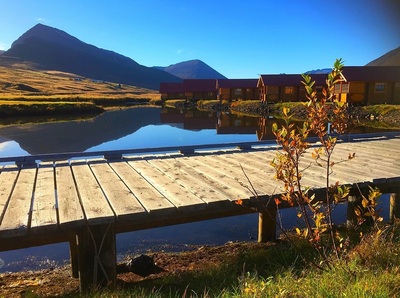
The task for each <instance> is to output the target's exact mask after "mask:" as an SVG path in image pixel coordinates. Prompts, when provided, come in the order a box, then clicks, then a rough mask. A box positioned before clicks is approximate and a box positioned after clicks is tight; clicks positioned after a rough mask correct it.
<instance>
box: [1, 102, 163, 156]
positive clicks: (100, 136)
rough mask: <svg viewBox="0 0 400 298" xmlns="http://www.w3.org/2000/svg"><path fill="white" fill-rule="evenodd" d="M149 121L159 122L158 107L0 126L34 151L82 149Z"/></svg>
mask: <svg viewBox="0 0 400 298" xmlns="http://www.w3.org/2000/svg"><path fill="white" fill-rule="evenodd" d="M148 124H160V109H159V108H132V109H125V110H118V111H108V112H106V113H103V114H101V115H99V116H97V117H95V118H94V119H92V120H90V121H75V122H54V123H46V124H30V125H21V126H10V127H5V128H1V129H0V137H4V138H9V139H11V140H14V141H16V142H17V143H18V144H19V145H20V146H21V148H23V149H24V150H26V151H28V152H29V154H32V155H33V154H42V153H60V152H80V151H85V150H87V149H88V148H91V147H93V146H96V145H99V144H102V143H104V142H107V141H111V140H116V139H119V138H121V137H123V136H126V135H129V134H132V133H133V132H135V131H136V130H138V129H140V128H141V127H142V126H145V125H148Z"/></svg>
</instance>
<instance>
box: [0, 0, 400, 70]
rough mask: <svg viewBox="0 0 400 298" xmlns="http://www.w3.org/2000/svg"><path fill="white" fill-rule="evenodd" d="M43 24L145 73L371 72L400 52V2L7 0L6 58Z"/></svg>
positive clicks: (1, 12) (0, 6) (2, 44)
mask: <svg viewBox="0 0 400 298" xmlns="http://www.w3.org/2000/svg"><path fill="white" fill-rule="evenodd" d="M37 23H42V24H45V25H48V26H51V27H55V28H58V29H61V30H63V31H66V32H67V33H69V34H71V35H73V36H75V37H77V38H79V39H80V40H82V41H84V42H87V43H90V44H93V45H96V46H98V47H100V48H104V49H108V50H112V51H115V52H117V53H120V54H122V55H125V56H128V57H130V58H132V59H134V60H135V61H136V62H138V63H140V64H143V65H145V66H168V65H170V64H175V63H178V62H182V61H187V60H191V59H201V60H202V61H204V62H205V63H207V64H208V65H210V66H211V67H213V68H214V69H216V70H217V71H219V72H220V73H222V74H223V75H225V76H227V77H228V78H257V77H258V76H259V74H274V73H302V72H305V71H308V70H312V69H317V68H326V67H330V66H331V65H332V64H333V62H334V60H335V59H336V58H343V59H344V61H345V65H365V64H367V63H368V62H370V61H371V60H373V59H376V58H378V57H379V56H381V55H383V54H385V53H386V52H388V51H390V50H393V49H395V48H397V47H399V46H400V1H399V0H275V1H270V0H243V1H238V0H236V1H235V0H229V1H228V0H226V1H222V0H201V1H200V0H185V1H184V0H119V1H110V0H107V1H106V0H95V1H93V0H68V1H66V0H0V28H1V30H0V49H1V50H6V49H8V48H9V47H10V46H11V43H12V42H13V41H14V40H16V39H17V38H18V37H19V36H20V35H22V34H23V33H24V32H26V31H27V30H28V29H30V28H31V27H33V26H34V25H36V24H37Z"/></svg>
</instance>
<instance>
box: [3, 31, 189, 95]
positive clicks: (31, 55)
mask: <svg viewBox="0 0 400 298" xmlns="http://www.w3.org/2000/svg"><path fill="white" fill-rule="evenodd" d="M2 55H6V56H11V57H17V58H20V59H22V60H24V61H29V62H33V63H36V64H37V65H39V66H38V67H39V68H40V69H43V70H58V71H63V72H69V73H74V74H77V75H80V76H84V77H87V78H91V79H96V80H103V81H109V82H116V83H121V84H127V85H133V86H138V87H144V88H149V89H154V90H158V88H159V86H160V82H179V81H181V79H179V78H178V77H176V76H173V75H171V74H169V73H166V72H164V71H162V70H159V69H155V68H152V67H146V66H143V65H140V64H138V63H137V62H136V61H134V60H132V59H131V58H128V57H125V56H123V55H120V54H118V53H115V52H113V51H109V50H105V49H101V48H98V47H96V46H93V45H90V44H87V43H85V42H83V41H80V40H79V39H77V38H75V37H73V36H71V35H69V34H68V33H66V32H64V31H61V30H59V29H56V28H52V27H49V26H46V25H42V24H37V25H36V26H34V27H32V28H31V29H29V30H28V31H27V32H25V33H24V34H23V35H22V36H21V37H19V38H18V39H17V40H16V41H14V42H13V44H12V46H11V48H10V49H9V50H7V51H6V52H5V53H3V54H2Z"/></svg>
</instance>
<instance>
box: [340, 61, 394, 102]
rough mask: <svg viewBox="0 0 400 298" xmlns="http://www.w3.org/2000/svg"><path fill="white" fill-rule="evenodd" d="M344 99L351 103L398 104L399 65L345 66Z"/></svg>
mask: <svg viewBox="0 0 400 298" xmlns="http://www.w3.org/2000/svg"><path fill="white" fill-rule="evenodd" d="M342 72H343V75H344V76H345V77H346V79H347V81H348V86H346V91H345V92H342V94H346V95H345V97H346V101H347V102H350V103H353V104H385V103H387V104H400V66H345V67H343V70H342Z"/></svg>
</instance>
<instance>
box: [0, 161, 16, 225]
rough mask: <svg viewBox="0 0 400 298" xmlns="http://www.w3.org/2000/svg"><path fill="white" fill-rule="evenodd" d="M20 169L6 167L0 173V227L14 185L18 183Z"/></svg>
mask: <svg viewBox="0 0 400 298" xmlns="http://www.w3.org/2000/svg"><path fill="white" fill-rule="evenodd" d="M18 174H19V168H18V167H17V166H6V167H4V168H3V169H2V170H1V173H0V181H1V182H0V225H1V223H2V220H3V217H4V214H5V212H6V208H7V205H8V202H9V199H10V197H11V192H12V190H13V188H14V184H15V182H16V181H17V178H18Z"/></svg>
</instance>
